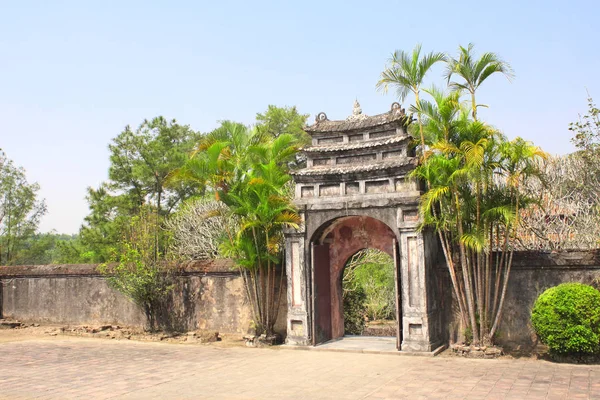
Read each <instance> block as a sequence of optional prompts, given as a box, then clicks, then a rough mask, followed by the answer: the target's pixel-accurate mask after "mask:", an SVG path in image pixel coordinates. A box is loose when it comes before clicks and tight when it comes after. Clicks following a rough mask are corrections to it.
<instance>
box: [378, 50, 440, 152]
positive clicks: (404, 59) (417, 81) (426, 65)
mask: <svg viewBox="0 0 600 400" xmlns="http://www.w3.org/2000/svg"><path fill="white" fill-rule="evenodd" d="M445 60H446V55H445V54H443V53H435V52H431V53H428V54H425V55H423V56H422V57H421V45H420V44H418V45H416V46H415V48H414V49H413V51H412V53H407V52H404V51H402V50H396V51H395V52H394V54H392V56H391V58H390V59H389V62H388V65H387V66H386V68H385V70H384V71H383V72H382V73H381V78H380V79H379V82H377V88H379V89H382V90H384V91H387V90H388V87H389V86H392V87H394V88H395V89H396V95H397V96H398V99H400V101H404V99H405V98H406V96H407V95H408V94H409V93H410V92H412V93H413V94H414V96H415V109H416V110H417V121H418V124H419V136H420V139H421V153H422V154H424V152H425V136H424V132H423V124H422V120H421V98H420V93H421V86H422V84H423V80H424V79H425V75H427V72H429V70H430V69H431V67H432V66H433V65H434V64H435V63H437V62H440V61H445Z"/></svg>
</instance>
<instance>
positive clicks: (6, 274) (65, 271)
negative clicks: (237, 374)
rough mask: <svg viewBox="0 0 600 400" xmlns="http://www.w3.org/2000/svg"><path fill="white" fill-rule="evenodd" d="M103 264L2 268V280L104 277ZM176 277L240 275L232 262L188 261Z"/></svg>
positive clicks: (0, 270) (180, 268) (0, 276)
mask: <svg viewBox="0 0 600 400" xmlns="http://www.w3.org/2000/svg"><path fill="white" fill-rule="evenodd" d="M100 265H101V264H49V265H11V266H0V278H9V279H10V278H21V277H23V278H33V277H77V276H82V277H102V276H104V275H103V274H102V273H101V272H100V271H99V269H98V267H99V266H100ZM173 269H174V272H175V274H176V275H178V276H185V275H238V274H239V272H238V270H237V269H236V268H235V265H234V263H233V261H232V260H229V259H217V260H201V261H186V262H182V263H178V264H173Z"/></svg>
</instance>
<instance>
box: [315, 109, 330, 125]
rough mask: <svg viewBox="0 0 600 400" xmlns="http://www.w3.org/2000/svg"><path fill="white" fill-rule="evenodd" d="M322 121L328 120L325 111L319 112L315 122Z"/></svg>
mask: <svg viewBox="0 0 600 400" xmlns="http://www.w3.org/2000/svg"><path fill="white" fill-rule="evenodd" d="M321 121H327V114H325V113H324V112H320V113H318V114H317V117H316V118H315V122H317V123H319V122H321Z"/></svg>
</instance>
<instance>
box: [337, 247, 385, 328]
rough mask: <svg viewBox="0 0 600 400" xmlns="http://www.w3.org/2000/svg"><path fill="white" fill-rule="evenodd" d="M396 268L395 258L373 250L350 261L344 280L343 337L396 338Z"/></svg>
mask: <svg viewBox="0 0 600 400" xmlns="http://www.w3.org/2000/svg"><path fill="white" fill-rule="evenodd" d="M394 268H395V263H394V259H393V258H392V257H391V256H390V255H389V254H387V253H385V252H383V251H381V250H378V249H374V248H367V249H362V250H360V251H358V252H357V253H355V254H354V255H353V256H351V257H350V258H349V259H348V261H347V262H346V265H345V267H344V272H343V275H342V277H341V280H342V282H341V284H342V293H343V294H342V296H343V310H344V311H343V315H344V335H359V336H390V337H395V336H396V333H397V327H396V300H395V296H396V283H395V279H396V278H395V274H394Z"/></svg>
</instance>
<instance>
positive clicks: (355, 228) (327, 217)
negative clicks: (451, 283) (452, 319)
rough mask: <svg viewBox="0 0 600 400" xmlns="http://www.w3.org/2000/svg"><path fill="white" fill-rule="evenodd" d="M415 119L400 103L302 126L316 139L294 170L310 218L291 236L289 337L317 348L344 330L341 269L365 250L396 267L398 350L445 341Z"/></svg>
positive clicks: (441, 276) (441, 275)
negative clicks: (416, 177)
mask: <svg viewBox="0 0 600 400" xmlns="http://www.w3.org/2000/svg"><path fill="white" fill-rule="evenodd" d="M409 123H410V117H408V116H407V115H406V114H405V112H404V110H403V109H401V108H400V105H399V104H398V103H394V104H392V107H391V110H390V111H389V112H387V113H384V114H380V115H375V116H372V117H369V116H366V115H364V114H362V112H361V110H360V106H359V105H358V102H355V105H354V112H353V115H352V116H350V117H348V118H347V119H346V120H342V121H330V120H328V119H327V116H326V115H325V114H324V113H320V114H318V115H317V118H316V122H315V123H314V124H313V125H311V126H308V127H306V128H305V130H306V132H307V133H308V134H309V135H311V137H312V145H311V146H310V147H307V148H305V149H304V154H305V155H306V159H307V166H306V168H304V169H302V170H299V171H297V172H295V173H294V180H295V183H296V195H295V197H296V200H295V202H296V204H297V206H298V208H299V210H300V213H301V215H302V217H303V220H304V224H303V226H302V228H301V229H300V230H299V231H290V232H287V233H286V268H287V269H286V271H287V283H288V284H287V300H288V317H287V343H289V344H295V345H317V344H320V343H323V342H325V341H328V340H330V339H335V338H338V337H341V336H343V335H344V320H343V318H344V317H343V309H342V290H341V274H342V272H343V269H344V265H345V263H346V261H347V260H348V258H349V257H351V256H352V255H353V254H355V253H356V252H357V251H359V250H361V249H364V248H375V249H379V250H381V251H384V252H386V253H388V254H390V255H391V256H392V257H393V258H394V260H395V267H396V268H395V271H396V279H395V281H396V296H395V299H396V305H395V306H396V321H397V324H398V330H397V335H396V337H397V348H398V350H402V351H424V352H430V351H433V350H435V349H436V348H437V347H439V346H440V345H441V344H442V343H444V341H445V340H446V338H445V334H444V332H445V329H442V328H443V327H444V325H445V321H444V313H442V309H441V308H442V307H441V306H442V305H443V304H448V303H449V301H448V300H449V299H448V298H447V294H448V293H450V291H449V290H444V289H445V285H446V282H447V279H446V275H445V268H444V266H443V265H444V264H443V258H442V257H440V254H439V250H438V245H437V241H436V239H435V236H434V235H433V234H431V233H430V232H420V231H418V230H417V226H418V222H419V216H418V202H419V197H420V195H421V192H420V190H419V187H418V184H417V183H416V182H415V181H413V180H410V179H408V178H407V175H408V174H409V173H410V171H412V170H413V169H414V167H415V166H416V163H417V159H416V157H415V156H414V154H413V152H412V151H411V149H410V146H409V145H410V142H411V138H410V136H409V135H408V133H407V127H408V124H409Z"/></svg>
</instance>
